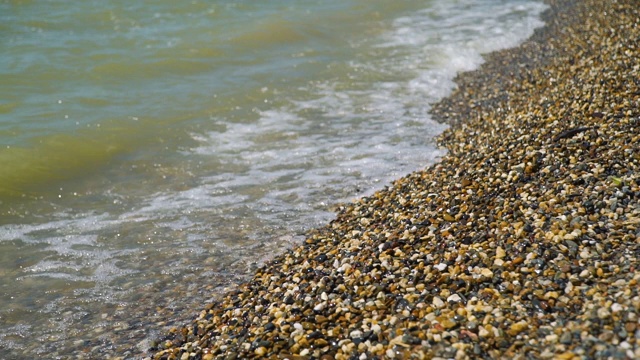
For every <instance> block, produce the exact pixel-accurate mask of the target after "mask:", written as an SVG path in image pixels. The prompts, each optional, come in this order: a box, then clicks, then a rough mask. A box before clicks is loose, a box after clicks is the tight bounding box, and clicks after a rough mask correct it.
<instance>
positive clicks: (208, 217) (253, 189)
mask: <svg viewBox="0 0 640 360" xmlns="http://www.w3.org/2000/svg"><path fill="white" fill-rule="evenodd" d="M544 9H545V5H543V4H542V3H541V1H532V0H480V1H478V0H421V1H418V0H406V1H388V0H387V1H384V0H322V1H320V0H298V1H291V0H274V1H268V2H255V1H244V0H224V1H223V0H209V1H201V0H193V1H180V2H178V1H166V0H158V1H153V2H132V1H124V0H99V1H98V0H87V1H80V2H68V1H63V0H33V1H29V0H2V1H0V347H1V348H2V353H3V356H5V355H7V356H8V357H9V358H33V357H34V356H35V357H43V356H44V357H47V358H69V357H79V358H82V357H86V358H98V357H106V356H112V355H117V353H118V352H120V355H122V354H123V353H122V352H123V351H124V350H123V349H127V351H126V352H124V354H125V356H127V357H130V356H131V357H133V356H136V355H139V354H143V353H144V351H145V349H146V348H148V347H149V346H150V345H152V344H153V341H154V339H153V337H154V336H155V337H158V336H161V334H162V333H164V332H165V331H166V330H167V327H168V326H170V325H180V324H181V323H182V322H184V323H186V322H187V321H188V320H189V319H190V318H192V317H193V316H195V315H196V313H197V311H198V310H199V309H200V308H201V306H202V304H203V303H204V302H205V301H210V300H211V299H215V297H216V296H217V295H219V294H220V293H221V292H222V291H223V289H224V288H225V287H232V286H233V285H234V284H237V283H238V282H239V281H242V280H244V279H246V278H247V276H249V275H250V274H251V272H252V271H253V270H254V269H255V267H256V266H259V264H260V263H261V262H262V261H264V260H265V259H268V258H270V257H272V256H273V255H274V254H278V253H281V252H283V251H285V249H286V248H288V247H291V246H294V245H295V244H297V243H299V242H301V241H302V239H303V238H304V233H305V231H307V230H309V229H312V228H314V227H318V226H321V225H322V224H324V223H326V222H327V221H329V220H330V219H331V218H332V216H333V212H332V206H334V205H335V204H337V203H339V202H344V201H350V200H352V199H355V198H357V197H359V196H362V195H366V194H370V193H372V192H373V191H375V190H376V189H380V188H382V187H383V186H385V185H387V184H389V183H390V181H391V180H393V179H394V178H398V177H400V176H402V175H404V174H406V173H408V172H411V171H414V170H418V169H421V168H424V167H426V166H428V165H430V164H432V163H433V162H434V161H437V159H438V158H439V157H440V156H442V155H443V153H444V152H443V150H442V149H438V148H437V147H436V146H435V144H434V140H433V138H434V136H436V135H437V134H439V133H440V132H442V131H443V130H444V129H445V125H443V124H439V123H436V122H434V121H433V120H432V119H431V117H430V115H429V113H428V111H429V106H430V104H432V103H433V102H435V101H437V100H438V99H440V98H442V97H443V96H446V95H447V94H448V93H450V92H451V91H452V89H453V88H454V86H455V85H454V83H453V81H452V80H453V78H454V76H455V75H456V73H458V72H461V71H467V70H472V69H475V68H477V67H478V66H479V65H480V64H481V63H482V57H481V54H483V53H487V52H490V51H495V50H498V49H501V48H506V47H512V46H515V45H517V44H518V43H519V42H522V41H523V40H524V39H526V38H527V37H529V36H530V35H531V34H532V33H533V30H534V29H535V28H536V27H539V26H541V25H542V22H541V20H540V13H541V12H542V11H543V10H544ZM122 344H129V345H128V346H125V345H122ZM131 344H133V345H131Z"/></svg>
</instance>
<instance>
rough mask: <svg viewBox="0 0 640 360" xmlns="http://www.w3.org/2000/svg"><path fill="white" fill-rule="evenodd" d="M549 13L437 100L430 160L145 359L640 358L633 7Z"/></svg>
mask: <svg viewBox="0 0 640 360" xmlns="http://www.w3.org/2000/svg"><path fill="white" fill-rule="evenodd" d="M549 4H550V5H551V7H552V8H551V11H549V12H548V13H547V14H546V17H545V20H546V22H547V26H546V27H545V28H544V29H543V30H540V31H537V32H536V34H535V35H534V36H533V37H532V39H530V40H529V41H527V42H525V43H524V44H523V45H521V46H520V47H519V48H517V49H513V50H507V51H502V52H499V53H495V54H491V55H490V56H488V57H487V60H488V61H487V63H486V64H485V65H484V66H482V67H481V69H480V70H479V71H475V72H471V73H466V74H462V75H461V76H459V78H458V81H457V82H458V84H459V88H458V90H456V91H455V92H454V94H452V95H451V96H450V97H448V98H447V99H444V100H443V101H441V102H440V103H438V104H436V105H435V106H434V109H433V113H434V114H435V115H436V116H437V117H438V118H439V119H440V120H442V121H446V122H448V123H451V124H454V126H452V128H451V129H449V130H447V131H446V132H445V133H444V134H443V135H442V136H441V138H440V140H441V143H442V145H443V146H445V147H446V148H447V149H448V150H449V154H448V155H447V156H445V157H444V158H443V159H442V161H441V162H440V163H438V164H436V165H434V166H432V167H430V168H428V169H425V170H424V171H418V172H415V173H412V174H410V175H408V176H406V177H404V178H402V179H399V180H397V181H396V182H394V183H393V185H392V186H390V187H388V188H386V189H384V190H382V191H379V192H377V193H375V194H374V195H372V196H370V197H366V198H363V199H360V200H358V201H357V202H355V203H353V204H347V205H344V206H343V207H341V210H340V212H339V213H338V215H337V218H336V220H334V221H332V222H331V223H330V224H329V225H327V226H326V227H323V228H320V229H318V230H315V231H314V232H312V233H311V234H310V235H309V236H308V238H307V240H306V241H305V243H304V244H303V245H301V246H299V247H297V248H295V249H292V250H290V251H288V252H286V253H285V254H283V255H282V256H280V257H278V258H276V259H275V260H274V261H272V262H270V263H268V264H267V265H265V266H264V267H263V268H261V269H260V270H258V271H257V272H256V274H255V276H254V278H253V280H251V281H250V282H248V283H247V284H244V285H242V286H240V287H239V288H238V289H237V290H234V291H232V292H230V293H228V294H226V295H225V296H224V297H223V298H222V300H221V301H219V302H217V303H214V304H210V305H208V306H206V308H205V309H203V310H202V311H201V313H200V315H199V316H198V317H197V319H196V320H194V321H193V322H192V323H191V324H188V325H186V326H184V327H183V328H181V329H176V331H175V332H174V333H173V334H170V335H169V336H168V337H167V339H166V340H164V341H163V342H161V343H160V344H158V347H157V348H156V349H153V350H154V351H155V354H154V355H153V356H152V358H153V359H236V358H237V359H244V358H273V359H376V358H377V359H382V358H396V359H407V358H433V357H442V358H456V359H467V358H472V359H475V358H487V359H496V358H505V359H525V358H532V359H539V358H559V359H572V358H584V359H593V358H597V359H600V358H611V359H625V358H640V294H639V289H640V284H638V283H639V281H640V272H639V271H638V270H639V268H640V264H639V263H640V202H639V199H640V60H639V59H640V11H639V9H640V3H639V2H638V1H636V0H621V1H612V0H607V1H602V0H584V1H578V0H575V1H569V0H551V1H549Z"/></svg>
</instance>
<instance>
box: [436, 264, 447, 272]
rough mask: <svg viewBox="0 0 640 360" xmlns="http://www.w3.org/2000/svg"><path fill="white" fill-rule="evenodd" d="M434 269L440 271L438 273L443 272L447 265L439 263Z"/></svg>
mask: <svg viewBox="0 0 640 360" xmlns="http://www.w3.org/2000/svg"><path fill="white" fill-rule="evenodd" d="M434 268H436V269H438V270H440V271H444V270H445V269H446V268H447V264H445V263H440V264H438V265H435V266H434Z"/></svg>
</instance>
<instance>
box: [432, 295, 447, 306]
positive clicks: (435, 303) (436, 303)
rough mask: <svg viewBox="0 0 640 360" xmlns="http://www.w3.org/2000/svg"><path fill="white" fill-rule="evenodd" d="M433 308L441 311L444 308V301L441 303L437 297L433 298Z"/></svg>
mask: <svg viewBox="0 0 640 360" xmlns="http://www.w3.org/2000/svg"><path fill="white" fill-rule="evenodd" d="M433 306H435V307H437V308H438V309H441V308H443V307H444V301H442V299H440V298H439V297H437V296H434V297H433Z"/></svg>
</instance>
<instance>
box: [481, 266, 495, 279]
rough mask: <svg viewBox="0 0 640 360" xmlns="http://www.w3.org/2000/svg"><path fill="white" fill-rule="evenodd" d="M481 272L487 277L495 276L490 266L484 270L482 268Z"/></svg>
mask: <svg viewBox="0 0 640 360" xmlns="http://www.w3.org/2000/svg"><path fill="white" fill-rule="evenodd" d="M480 274H481V275H482V276H484V277H487V278H492V277H493V271H491V270H490V269H489V268H483V269H482V270H480Z"/></svg>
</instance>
